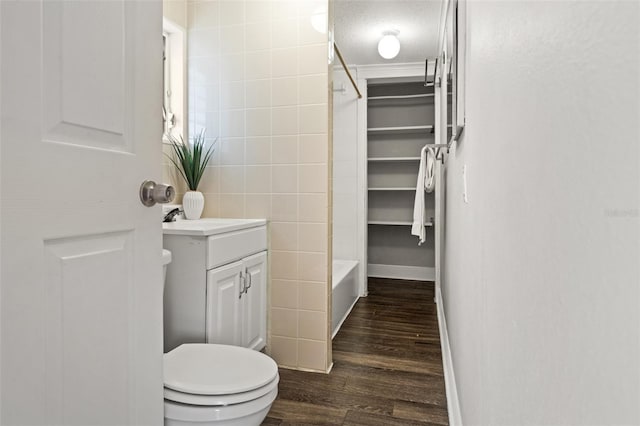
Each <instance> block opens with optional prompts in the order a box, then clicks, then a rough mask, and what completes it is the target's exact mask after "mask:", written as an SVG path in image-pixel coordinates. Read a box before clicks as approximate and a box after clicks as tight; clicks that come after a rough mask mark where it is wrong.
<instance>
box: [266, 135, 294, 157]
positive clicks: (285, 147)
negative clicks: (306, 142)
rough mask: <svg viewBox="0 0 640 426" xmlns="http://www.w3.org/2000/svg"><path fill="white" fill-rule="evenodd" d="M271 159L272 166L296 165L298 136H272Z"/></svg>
mask: <svg viewBox="0 0 640 426" xmlns="http://www.w3.org/2000/svg"><path fill="white" fill-rule="evenodd" d="M271 149H272V150H271V158H272V161H273V164H296V163H297V162H298V159H297V157H298V136H297V135H290V136H274V137H273V140H272V148H271Z"/></svg>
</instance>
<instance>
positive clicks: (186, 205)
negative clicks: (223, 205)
mask: <svg viewBox="0 0 640 426" xmlns="http://www.w3.org/2000/svg"><path fill="white" fill-rule="evenodd" d="M182 208H183V210H184V216H185V217H186V218H187V219H190V220H195V219H200V216H202V210H203V209H204V195H202V192H200V191H187V193H186V194H184V197H183V198H182Z"/></svg>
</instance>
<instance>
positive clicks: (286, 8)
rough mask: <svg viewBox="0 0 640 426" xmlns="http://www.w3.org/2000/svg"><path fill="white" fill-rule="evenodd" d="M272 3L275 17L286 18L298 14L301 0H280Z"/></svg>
mask: <svg viewBox="0 0 640 426" xmlns="http://www.w3.org/2000/svg"><path fill="white" fill-rule="evenodd" d="M272 3H273V9H272V13H273V15H272V16H273V17H274V18H276V17H277V18H280V19H286V18H295V17H297V16H298V12H299V6H300V3H301V2H300V0H278V1H274V2H272Z"/></svg>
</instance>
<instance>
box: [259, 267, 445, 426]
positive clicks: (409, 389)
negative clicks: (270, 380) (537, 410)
mask: <svg viewBox="0 0 640 426" xmlns="http://www.w3.org/2000/svg"><path fill="white" fill-rule="evenodd" d="M433 297H434V285H433V283H431V282H421V281H400V280H388V279H373V278H370V279H369V296H368V297H364V298H361V299H360V300H359V301H358V303H357V304H356V306H355V307H354V309H353V311H352V312H351V315H349V318H348V319H347V320H346V321H345V323H344V324H343V325H342V328H341V329H340V332H338V335H337V336H336V337H335V338H334V339H333V362H334V365H333V369H332V371H331V373H330V374H318V373H305V372H302V371H292V370H286V369H280V384H279V393H278V398H277V399H276V401H275V402H274V404H273V406H272V407H271V411H270V412H269V414H268V416H267V418H266V419H265V421H264V422H263V425H283V426H284V425H310V424H316V425H372V426H377V425H380V426H395V425H447V424H448V417H447V400H446V396H445V387H444V373H443V369H442V354H441V351H440V335H439V332H438V319H437V312H436V305H435V303H434V302H433Z"/></svg>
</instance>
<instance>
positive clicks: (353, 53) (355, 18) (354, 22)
mask: <svg viewBox="0 0 640 426" xmlns="http://www.w3.org/2000/svg"><path fill="white" fill-rule="evenodd" d="M442 3H443V1H442V0H335V3H334V24H335V40H336V43H337V45H338V47H339V48H340V51H341V52H342V54H343V56H344V57H345V60H346V61H347V63H349V64H355V65H365V64H388V63H406V62H422V61H424V60H425V59H426V58H427V57H434V56H437V54H438V52H437V44H438V25H439V21H440V8H441V7H442ZM390 29H395V30H398V31H400V32H399V34H398V39H399V40H400V53H399V54H398V56H396V57H395V58H394V59H382V57H380V55H379V54H378V41H379V40H380V38H381V37H382V33H383V32H384V31H386V30H390Z"/></svg>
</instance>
